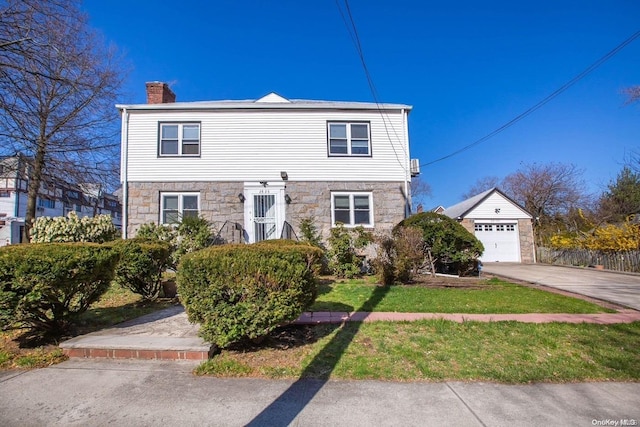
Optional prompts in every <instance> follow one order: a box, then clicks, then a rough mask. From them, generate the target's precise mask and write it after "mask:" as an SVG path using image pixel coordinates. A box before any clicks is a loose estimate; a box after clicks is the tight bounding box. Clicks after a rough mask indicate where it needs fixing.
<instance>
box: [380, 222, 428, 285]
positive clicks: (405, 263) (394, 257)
mask: <svg viewBox="0 0 640 427" xmlns="http://www.w3.org/2000/svg"><path fill="white" fill-rule="evenodd" d="M375 241H376V246H377V250H376V252H377V254H376V255H377V256H376V258H375V259H374V260H373V267H374V270H375V273H376V277H377V278H378V280H379V281H380V282H381V283H383V284H385V285H392V284H394V283H395V282H396V281H399V282H402V283H410V282H411V281H413V278H414V276H415V274H417V273H418V270H420V268H421V267H422V266H423V265H424V264H425V242H424V239H423V237H422V230H420V229H419V228H415V227H396V229H395V230H394V231H393V234H392V235H380V236H376V240H375Z"/></svg>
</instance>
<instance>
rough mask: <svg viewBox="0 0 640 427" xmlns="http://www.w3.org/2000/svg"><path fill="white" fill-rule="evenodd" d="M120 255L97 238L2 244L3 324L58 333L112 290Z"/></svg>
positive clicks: (0, 324) (0, 317) (0, 315)
mask: <svg viewBox="0 0 640 427" xmlns="http://www.w3.org/2000/svg"><path fill="white" fill-rule="evenodd" d="M117 262H118V254H117V253H116V252H115V251H113V250H112V249H111V248H110V247H109V246H108V245H99V244H94V243H41V244H27V245H15V246H5V247H3V248H0V328H2V329H9V328H15V327H26V328H30V329H31V330H32V331H33V332H35V333H36V334H38V335H42V336H59V335H61V334H63V333H65V332H67V330H68V328H69V327H70V326H71V325H72V324H73V321H74V320H75V319H76V318H77V316H79V315H80V314H82V313H83V312H85V311H86V310H87V309H88V308H89V306H90V305H91V304H92V303H93V302H95V301H97V300H98V299H99V298H100V296H102V294H103V293H104V292H105V291H106V290H107V289H108V287H109V283H110V282H111V280H112V279H113V275H114V269H115V266H116V263H117Z"/></svg>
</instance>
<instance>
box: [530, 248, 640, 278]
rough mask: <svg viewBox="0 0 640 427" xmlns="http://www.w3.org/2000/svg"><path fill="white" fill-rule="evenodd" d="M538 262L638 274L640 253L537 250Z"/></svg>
mask: <svg viewBox="0 0 640 427" xmlns="http://www.w3.org/2000/svg"><path fill="white" fill-rule="evenodd" d="M536 252H537V256H538V258H537V260H538V262H542V263H546V264H558V265H575V266H581V267H595V266H600V265H601V266H603V267H604V268H605V269H607V270H616V271H630V272H635V273H640V251H621V252H604V251H591V250H587V249H550V248H541V247H538V248H537V251H536Z"/></svg>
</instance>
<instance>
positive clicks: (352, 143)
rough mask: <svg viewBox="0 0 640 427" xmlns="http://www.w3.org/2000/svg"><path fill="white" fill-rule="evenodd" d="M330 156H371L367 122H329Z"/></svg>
mask: <svg viewBox="0 0 640 427" xmlns="http://www.w3.org/2000/svg"><path fill="white" fill-rule="evenodd" d="M327 126H328V135H329V141H328V144H329V147H328V149H329V156H370V155H371V138H370V136H369V123H367V122H355V123H351V122H328V123H327Z"/></svg>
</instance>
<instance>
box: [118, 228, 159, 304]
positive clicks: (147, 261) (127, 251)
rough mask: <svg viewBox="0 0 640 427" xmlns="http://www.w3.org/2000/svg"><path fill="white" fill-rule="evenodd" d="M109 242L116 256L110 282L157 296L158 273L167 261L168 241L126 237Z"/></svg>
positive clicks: (148, 297) (139, 292) (144, 295)
mask: <svg viewBox="0 0 640 427" xmlns="http://www.w3.org/2000/svg"><path fill="white" fill-rule="evenodd" d="M109 246H111V247H113V249H114V250H115V251H116V252H117V253H118V254H119V256H120V261H119V262H118V265H117V267H116V270H115V277H114V282H115V283H117V284H118V285H120V286H122V287H123V288H126V289H129V290H131V291H132V292H135V293H136V294H139V295H141V296H142V298H144V299H145V300H148V301H153V300H155V299H157V298H158V296H159V295H160V289H162V273H163V272H164V271H165V270H166V269H167V267H169V265H170V264H171V245H170V243H168V242H162V241H157V240H156V241H149V240H144V239H129V240H120V241H116V242H113V243H110V244H109Z"/></svg>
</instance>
